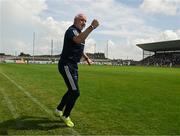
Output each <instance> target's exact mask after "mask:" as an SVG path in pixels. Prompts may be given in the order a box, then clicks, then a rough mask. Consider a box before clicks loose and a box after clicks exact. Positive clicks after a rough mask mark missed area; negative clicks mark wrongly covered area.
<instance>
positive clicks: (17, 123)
mask: <svg viewBox="0 0 180 136" xmlns="http://www.w3.org/2000/svg"><path fill="white" fill-rule="evenodd" d="M0 92H1V94H2V96H3V98H4V100H5V101H6V103H7V107H8V109H9V111H10V113H11V115H12V117H13V118H14V120H15V123H16V126H17V127H18V128H20V127H21V126H22V125H23V124H22V123H21V122H19V121H18V118H19V117H20V115H19V114H18V113H17V112H16V109H15V108H14V106H13V104H12V102H11V100H10V99H9V97H8V95H7V94H6V92H5V91H4V88H0Z"/></svg>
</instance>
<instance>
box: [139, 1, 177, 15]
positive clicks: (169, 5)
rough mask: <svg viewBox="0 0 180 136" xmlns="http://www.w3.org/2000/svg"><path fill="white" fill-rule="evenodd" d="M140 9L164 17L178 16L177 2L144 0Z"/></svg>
mask: <svg viewBox="0 0 180 136" xmlns="http://www.w3.org/2000/svg"><path fill="white" fill-rule="evenodd" d="M140 8H141V9H142V10H144V11H145V12H148V13H159V14H165V15H171V16H174V15H177V14H180V1H179V0H144V1H143V3H142V4H141V5H140Z"/></svg>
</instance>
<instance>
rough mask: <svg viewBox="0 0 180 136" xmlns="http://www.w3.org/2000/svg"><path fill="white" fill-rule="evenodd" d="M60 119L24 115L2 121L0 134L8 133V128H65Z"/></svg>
mask: <svg viewBox="0 0 180 136" xmlns="http://www.w3.org/2000/svg"><path fill="white" fill-rule="evenodd" d="M64 127H65V125H64V123H63V122H62V121H60V120H52V119H49V118H46V117H33V116H22V117H19V118H16V119H11V120H7V121H4V122H1V123H0V135H7V134H8V130H12V129H13V130H52V129H56V128H64Z"/></svg>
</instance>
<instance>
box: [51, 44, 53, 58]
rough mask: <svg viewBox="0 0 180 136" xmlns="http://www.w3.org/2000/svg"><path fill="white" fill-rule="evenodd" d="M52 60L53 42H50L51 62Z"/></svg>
mask: <svg viewBox="0 0 180 136" xmlns="http://www.w3.org/2000/svg"><path fill="white" fill-rule="evenodd" d="M52 59H53V40H51V60H52Z"/></svg>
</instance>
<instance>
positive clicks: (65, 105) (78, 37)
mask: <svg viewBox="0 0 180 136" xmlns="http://www.w3.org/2000/svg"><path fill="white" fill-rule="evenodd" d="M85 25H86V16H85V15H84V14H78V15H76V16H75V18H74V24H73V25H72V26H70V27H69V28H68V29H67V31H66V33H65V36H64V45H63V50H62V53H61V58H60V60H59V63H58V69H59V72H60V73H61V75H62V77H63V79H64V81H65V83H66V86H67V88H68V90H67V92H66V93H65V94H64V96H63V97H62V100H61V102H60V104H59V105H58V106H57V109H56V110H55V115H56V116H59V117H60V118H61V119H62V120H63V121H64V122H65V124H66V125H67V126H68V127H74V123H73V122H72V121H71V119H70V117H69V116H70V113H71V110H72V108H73V107H74V104H75V102H76V100H77V98H78V97H79V95H80V92H79V86H78V65H77V63H78V62H80V59H81V57H84V59H85V60H86V61H87V63H88V64H89V65H90V64H91V63H92V61H91V60H90V59H89V57H88V56H87V55H86V54H85V53H84V44H85V39H86V38H87V37H88V35H89V34H90V33H91V32H92V31H93V30H94V29H96V28H97V27H98V26H99V22H98V21H97V20H96V19H94V20H93V21H92V23H91V25H90V26H89V27H88V28H87V29H86V30H85V31H84V32H81V31H82V30H83V28H84V27H85ZM63 111H64V112H63Z"/></svg>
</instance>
